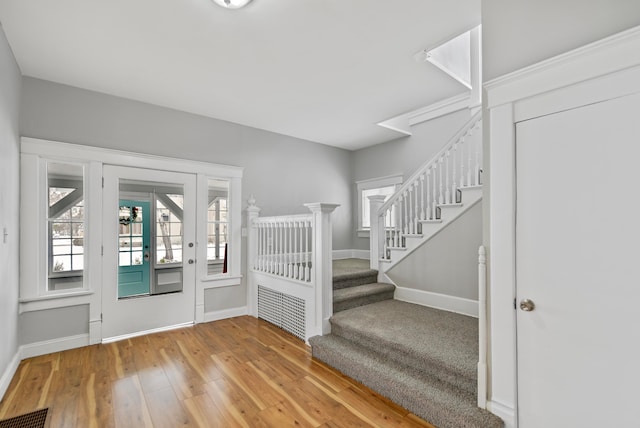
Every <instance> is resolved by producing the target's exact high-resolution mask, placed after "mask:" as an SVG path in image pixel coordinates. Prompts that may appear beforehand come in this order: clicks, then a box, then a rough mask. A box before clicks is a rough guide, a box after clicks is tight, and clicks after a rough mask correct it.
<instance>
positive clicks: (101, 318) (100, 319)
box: [100, 313, 102, 322]
mask: <svg viewBox="0 0 640 428" xmlns="http://www.w3.org/2000/svg"><path fill="white" fill-rule="evenodd" d="M100 322H102V313H101V314H100Z"/></svg>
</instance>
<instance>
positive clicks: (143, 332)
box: [102, 321, 194, 343]
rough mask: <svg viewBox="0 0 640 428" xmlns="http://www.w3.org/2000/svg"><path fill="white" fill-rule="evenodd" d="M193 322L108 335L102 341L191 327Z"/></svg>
mask: <svg viewBox="0 0 640 428" xmlns="http://www.w3.org/2000/svg"><path fill="white" fill-rule="evenodd" d="M193 324H194V323H193V321H191V322H185V323H181V324H175V325H170V326H167V327H159V328H152V329H149V330H144V331H136V332H135V333H129V334H123V335H120V336H113V337H106V338H104V339H102V343H111V342H117V341H119V340H124V339H130V338H132V337H138V336H144V335H146V334H153V333H160V332H163V331H169V330H176V329H178V328H183V327H191V326H192V325H193Z"/></svg>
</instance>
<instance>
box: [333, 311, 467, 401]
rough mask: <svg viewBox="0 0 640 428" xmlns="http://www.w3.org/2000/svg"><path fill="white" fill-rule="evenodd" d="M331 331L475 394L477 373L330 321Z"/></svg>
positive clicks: (384, 357)
mask: <svg viewBox="0 0 640 428" xmlns="http://www.w3.org/2000/svg"><path fill="white" fill-rule="evenodd" d="M330 321H331V320H330ZM331 333H332V334H334V335H336V336H340V337H342V338H344V339H346V340H348V341H350V342H351V343H354V344H356V345H358V346H361V347H362V348H364V349H367V350H368V351H370V352H373V353H376V354H378V355H379V356H380V358H381V359H384V360H387V361H393V362H396V363H397V364H400V365H403V366H405V367H407V368H410V369H412V370H416V371H418V372H422V373H425V374H427V375H429V376H432V377H435V378H436V379H438V380H440V381H442V382H445V383H447V384H449V385H451V386H454V387H456V388H458V389H460V390H462V391H465V392H467V393H469V394H473V395H476V394H477V386H478V385H477V379H476V376H477V374H476V373H475V372H470V373H460V372H455V371H453V370H451V368H450V367H448V366H446V365H444V364H442V363H440V362H438V361H433V360H431V359H428V358H425V356H423V355H420V354H415V353H412V352H411V351H410V350H408V349H406V348H397V347H394V346H393V344H387V343H380V341H378V340H376V339H371V338H369V337H368V336H366V335H363V334H361V333H360V332H358V331H354V330H351V329H348V328H343V326H341V325H339V324H336V323H335V322H331Z"/></svg>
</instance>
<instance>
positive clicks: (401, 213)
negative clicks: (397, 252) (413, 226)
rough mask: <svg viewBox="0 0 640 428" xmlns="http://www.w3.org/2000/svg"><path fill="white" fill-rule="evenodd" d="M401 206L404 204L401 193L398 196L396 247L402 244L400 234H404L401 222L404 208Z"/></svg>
mask: <svg viewBox="0 0 640 428" xmlns="http://www.w3.org/2000/svg"><path fill="white" fill-rule="evenodd" d="M403 206H404V201H403V198H402V195H400V196H399V197H398V247H400V246H401V245H402V244H401V243H402V235H403V234H404V227H403V224H402V219H403V218H404V217H403V214H404V210H403Z"/></svg>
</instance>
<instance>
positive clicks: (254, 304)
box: [247, 197, 338, 340]
mask: <svg viewBox="0 0 640 428" xmlns="http://www.w3.org/2000/svg"><path fill="white" fill-rule="evenodd" d="M305 206H306V207H307V208H308V209H309V210H310V211H311V212H310V213H309V214H300V215H285V216H275V217H259V214H260V208H258V207H257V206H256V205H255V200H254V199H253V197H252V198H250V199H249V206H248V208H247V226H248V229H249V233H248V236H247V248H248V261H247V263H248V267H249V268H248V269H247V270H248V277H249V278H248V281H247V286H248V290H247V300H248V301H247V307H248V312H249V314H250V315H252V316H254V317H257V316H258V314H259V308H258V305H259V300H258V294H259V293H258V291H259V288H260V287H262V288H263V290H264V289H268V290H269V291H268V292H269V293H272V292H273V293H276V294H277V295H278V296H284V298H289V297H291V298H293V299H297V300H298V301H300V302H303V303H302V304H301V306H302V307H303V309H301V312H303V313H304V316H303V319H304V325H302V326H294V329H293V331H292V330H290V331H291V332H292V333H294V334H297V335H298V332H300V331H302V332H303V334H302V336H304V337H302V338H303V339H305V340H307V339H308V338H309V337H311V336H315V335H321V334H326V333H328V332H329V331H330V324H329V317H331V315H332V314H333V284H332V264H331V262H332V232H331V230H332V225H331V213H332V212H333V211H334V210H335V209H336V208H337V207H338V205H335V204H324V203H312V204H305ZM283 315H286V314H283ZM283 328H285V327H283ZM285 329H286V328H285Z"/></svg>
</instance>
